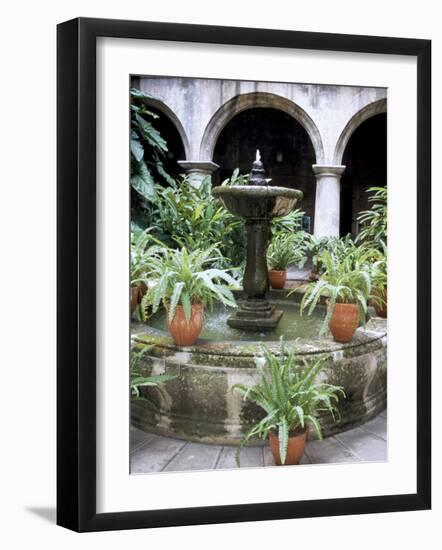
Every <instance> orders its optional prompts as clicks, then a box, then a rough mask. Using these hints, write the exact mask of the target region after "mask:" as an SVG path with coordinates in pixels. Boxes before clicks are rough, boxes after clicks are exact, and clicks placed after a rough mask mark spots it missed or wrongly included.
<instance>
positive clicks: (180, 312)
mask: <svg viewBox="0 0 442 550" xmlns="http://www.w3.org/2000/svg"><path fill="white" fill-rule="evenodd" d="M166 309H167V328H168V329H169V332H170V334H171V335H172V338H173V340H174V342H175V344H176V345H177V346H191V345H192V344H194V343H195V342H196V340H197V338H198V336H199V335H200V332H201V330H202V328H203V323H204V304H192V306H191V314H190V319H189V320H187V319H186V316H185V315H184V308H183V306H176V308H175V315H174V318H173V320H172V321H171V322H169V308H166Z"/></svg>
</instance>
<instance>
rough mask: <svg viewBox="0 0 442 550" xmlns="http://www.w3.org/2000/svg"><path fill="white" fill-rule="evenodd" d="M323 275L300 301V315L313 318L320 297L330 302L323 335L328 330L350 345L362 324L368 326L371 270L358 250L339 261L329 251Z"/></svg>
mask: <svg viewBox="0 0 442 550" xmlns="http://www.w3.org/2000/svg"><path fill="white" fill-rule="evenodd" d="M321 263H322V265H323V267H324V273H323V274H322V275H321V277H320V278H319V280H318V281H316V282H312V283H310V284H308V285H307V287H306V289H305V292H304V296H303V297H302V300H301V313H302V312H303V311H304V310H306V309H307V312H308V314H309V315H310V314H311V313H312V312H313V310H314V309H315V307H316V306H317V304H318V302H319V300H320V298H321V297H325V299H326V301H327V314H326V316H325V319H324V322H323V324H322V327H321V331H320V334H324V333H325V332H326V331H327V328H330V331H331V333H332V335H333V338H334V340H335V341H336V342H342V343H345V342H350V341H351V339H352V338H353V335H354V333H355V331H356V329H357V328H358V325H359V324H360V323H361V324H362V325H365V319H366V315H367V301H368V299H369V297H370V293H371V280H370V273H369V266H368V263H366V262H365V261H364V260H363V255H362V254H360V253H359V252H358V251H357V249H355V250H354V253H353V254H349V255H348V256H346V257H345V258H339V259H337V258H336V257H335V256H333V255H332V254H331V253H330V252H328V251H326V252H324V253H323V254H322V255H321Z"/></svg>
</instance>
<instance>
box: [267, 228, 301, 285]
mask: <svg viewBox="0 0 442 550" xmlns="http://www.w3.org/2000/svg"><path fill="white" fill-rule="evenodd" d="M306 259H307V256H306V253H305V245H304V243H303V239H302V238H299V237H298V235H297V233H286V232H280V233H277V234H276V235H275V236H274V237H273V238H272V240H271V242H270V244H269V247H268V249H267V264H268V269H269V282H270V285H271V287H272V288H279V289H280V288H284V285H285V282H286V280H287V267H288V266H289V265H293V264H295V265H297V266H298V267H302V266H303V265H304V263H305V261H306Z"/></svg>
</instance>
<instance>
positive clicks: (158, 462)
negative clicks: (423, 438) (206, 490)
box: [130, 411, 387, 474]
mask: <svg viewBox="0 0 442 550" xmlns="http://www.w3.org/2000/svg"><path fill="white" fill-rule="evenodd" d="M235 452H236V447H228V446H222V445H204V444H202V443H193V442H190V441H184V440H182V439H174V438H170V437H163V436H159V435H154V434H148V433H146V432H143V431H141V430H139V429H137V428H134V427H133V426H132V427H131V454H130V466H131V473H132V474H145V473H149V472H179V471H186V470H215V469H216V470H221V469H231V468H236V467H237V466H236V462H235ZM385 460H387V417H386V411H384V412H382V413H381V414H380V415H379V416H377V417H376V418H374V419H373V420H370V421H368V422H366V423H365V424H363V425H362V426H359V427H357V428H354V429H352V430H348V431H346V432H342V433H340V434H337V435H335V436H333V437H328V438H326V439H324V440H323V441H309V442H307V446H306V450H305V453H304V457H303V459H302V461H301V464H325V463H329V464H330V463H340V462H381V461H385ZM274 465H275V463H274V462H273V457H272V453H271V451H270V448H269V447H268V446H262V447H245V448H243V450H242V451H241V467H245V468H255V467H262V466H274Z"/></svg>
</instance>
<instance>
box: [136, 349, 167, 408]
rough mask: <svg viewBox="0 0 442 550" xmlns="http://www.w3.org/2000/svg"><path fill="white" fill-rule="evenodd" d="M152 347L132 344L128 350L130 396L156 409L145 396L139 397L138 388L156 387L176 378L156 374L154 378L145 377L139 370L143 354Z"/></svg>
mask: <svg viewBox="0 0 442 550" xmlns="http://www.w3.org/2000/svg"><path fill="white" fill-rule="evenodd" d="M151 348H152V346H149V345H144V344H135V343H132V345H131V350H130V394H131V397H132V398H134V399H143V400H145V401H147V402H148V403H149V404H150V406H151V407H153V408H155V409H156V406H155V404H154V403H153V402H152V401H151V400H150V399H148V398H147V397H145V396H142V395H141V392H140V388H146V387H157V386H159V385H160V384H164V383H165V382H168V381H169V380H174V379H175V378H176V376H173V375H169V374H158V375H155V376H145V375H144V374H143V373H142V372H141V370H140V362H141V359H142V358H143V356H144V354H145V353H146V352H147V351H149V350H150V349H151Z"/></svg>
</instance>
